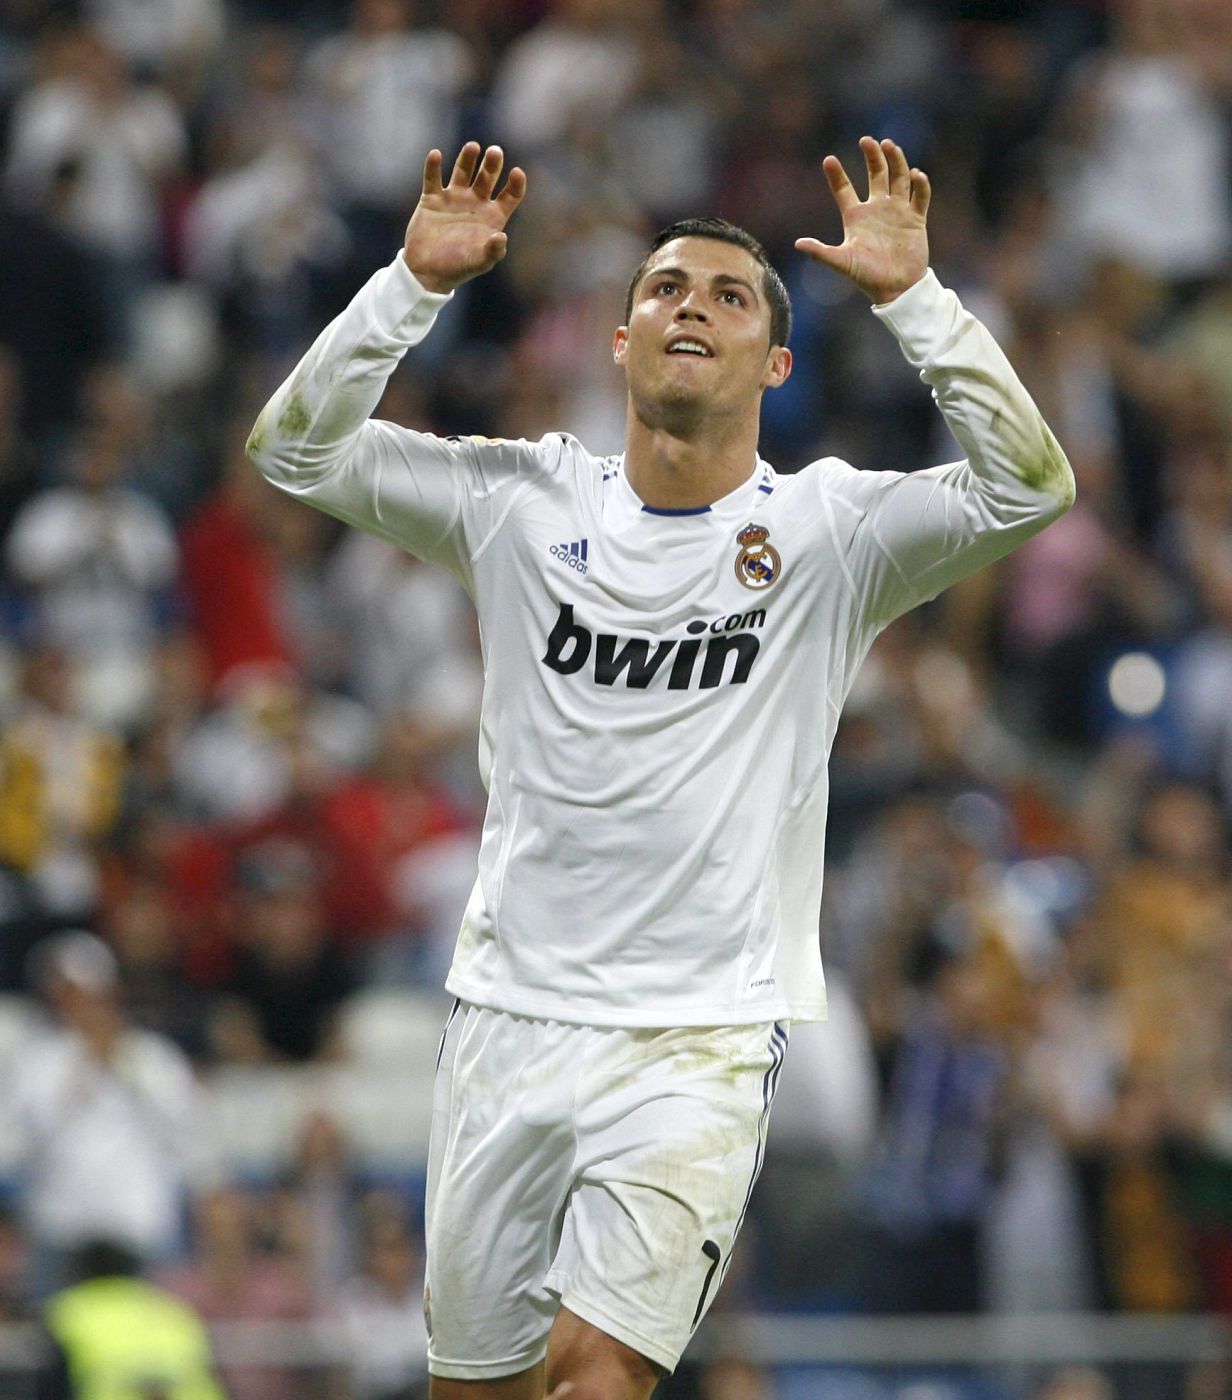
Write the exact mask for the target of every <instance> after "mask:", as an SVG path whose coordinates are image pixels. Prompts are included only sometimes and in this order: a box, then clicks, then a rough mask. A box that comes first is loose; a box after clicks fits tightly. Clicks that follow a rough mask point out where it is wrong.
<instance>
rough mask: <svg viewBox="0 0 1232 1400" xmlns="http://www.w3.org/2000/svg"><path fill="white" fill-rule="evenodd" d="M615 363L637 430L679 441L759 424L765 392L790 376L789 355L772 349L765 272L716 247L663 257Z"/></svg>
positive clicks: (679, 247)
mask: <svg viewBox="0 0 1232 1400" xmlns="http://www.w3.org/2000/svg"><path fill="white" fill-rule="evenodd" d="M613 356H614V358H615V360H616V363H617V364H618V365H620V366H621V367H622V368H623V369H624V371H625V377H626V379H627V380H628V384H629V397H630V399H631V401H632V403H633V408H634V411H635V412H636V413H637V416H638V418H639V420H640V421H641V422H642V423H643V424H645V425H646V427H648V428H656V429H658V428H661V429H664V430H666V431H668V432H673V433H677V434H683V433H688V432H689V431H691V430H692V429H693V428H694V426H695V425H697V424H699V423H701V422H703V421H705V420H706V419H710V418H715V417H730V416H741V415H745V414H756V413H757V411H758V408H759V406H760V403H761V396H762V393H763V391H764V390H766V389H770V388H777V387H778V385H780V384H781V383H782V382H783V381H784V380H785V379H786V378H787V376H788V374H789V373H790V372H791V352H790V351H789V350H787V349H786V348H785V347H784V346H781V345H771V344H770V307H769V304H768V303H767V301H766V296H765V293H764V292H763V290H762V269H761V266H760V264H759V263H758V262H757V260H756V259H755V258H754V257H753V255H752V254H751V253H748V252H746V251H745V249H743V248H740V247H737V246H736V245H735V244H734V243H723V242H721V241H719V240H718V239H714V238H675V239H673V240H672V241H671V242H670V243H665V244H664V245H663V247H662V248H660V249H658V250H657V251H656V253H655V254H654V256H653V257H652V258H651V260H650V263H649V265H648V266H647V268H646V271H645V272H644V273H643V274H642V277H641V280H640V281H639V282H638V284H637V286H636V287H635V288H634V292H633V309H632V312H631V313H630V315H629V324H628V325H627V326H621V327H620V329H619V330H617V332H616V339H615V342H614V345H613Z"/></svg>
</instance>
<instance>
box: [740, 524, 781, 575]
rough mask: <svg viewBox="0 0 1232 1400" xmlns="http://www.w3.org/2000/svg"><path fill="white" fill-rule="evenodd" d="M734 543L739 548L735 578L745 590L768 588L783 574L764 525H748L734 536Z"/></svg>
mask: <svg viewBox="0 0 1232 1400" xmlns="http://www.w3.org/2000/svg"><path fill="white" fill-rule="evenodd" d="M736 543H737V544H738V545H739V546H740V553H739V554H737V555H736V577H737V578H738V579H739V580H740V582H741V583H742V584H743V585H744V586H745V588H752V589H754V590H758V589H762V588H769V587H770V585H771V584H772V583H773V582H774V581H775V579H777V578H778V576H779V575H780V574H781V573H782V572H783V561H782V559H781V558H780V557H779V552H778V550H777V549H775V547H774V546H773V545H772V544H771V543H770V531H769V530H767V529H766V527H765V526H764V525H757V524H753V523H750V524H748V525H746V526H745V527H744V529H743V530H741V531H740V533H739V534H738V535H737V536H736Z"/></svg>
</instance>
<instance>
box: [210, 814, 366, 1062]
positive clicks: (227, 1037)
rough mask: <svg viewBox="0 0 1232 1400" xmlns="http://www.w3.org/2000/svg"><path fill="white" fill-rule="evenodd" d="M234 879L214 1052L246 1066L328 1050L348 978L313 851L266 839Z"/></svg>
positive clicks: (303, 1057)
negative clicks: (231, 938)
mask: <svg viewBox="0 0 1232 1400" xmlns="http://www.w3.org/2000/svg"><path fill="white" fill-rule="evenodd" d="M237 875H238V881H239V888H240V900H239V911H238V922H237V930H236V940H235V942H236V947H235V954H234V966H233V969H232V972H231V975H230V977H229V978H228V979H227V981H226V983H225V984H224V988H223V991H224V994H225V995H224V999H223V1000H222V1001H221V1002H220V1003H219V1005H218V1007H217V1012H216V1015H215V1017H214V1024H213V1028H212V1035H213V1042H214V1048H215V1052H216V1053H217V1054H218V1055H219V1056H220V1057H221V1058H222V1059H224V1060H231V1061H236V1062H239V1063H245V1064H262V1063H269V1062H276V1061H279V1060H292V1061H303V1060H310V1059H313V1058H315V1057H319V1056H328V1055H330V1054H332V1053H334V1052H335V1050H336V1046H335V1043H334V1029H335V1027H334V1013H335V1012H336V1010H337V1008H338V1005H339V1003H340V1002H341V1001H342V1000H343V998H344V997H345V996H346V995H347V993H348V992H349V991H350V990H351V988H352V986H353V985H354V979H353V975H352V973H351V970H350V967H349V965H348V963H347V961H346V960H345V958H344V957H343V955H342V953H341V952H340V950H339V948H338V946H337V944H336V942H334V941H333V939H332V937H331V930H330V929H329V926H328V922H327V919H328V913H327V910H326V906H325V903H324V899H323V894H322V888H321V877H320V875H319V873H318V872H317V870H316V868H315V866H314V864H313V860H312V856H311V853H310V852H309V851H308V850H307V849H306V848H305V847H303V846H299V845H296V844H295V843H293V842H291V841H287V840H285V839H282V840H280V839H276V838H270V839H268V840H266V841H263V842H261V843H260V844H258V845H254V846H253V847H251V848H250V849H249V850H247V851H246V852H244V853H243V855H242V856H241V857H240V860H239V865H238V870H237Z"/></svg>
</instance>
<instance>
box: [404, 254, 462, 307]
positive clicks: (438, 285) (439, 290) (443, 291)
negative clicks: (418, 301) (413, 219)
mask: <svg viewBox="0 0 1232 1400" xmlns="http://www.w3.org/2000/svg"><path fill="white" fill-rule="evenodd" d="M402 260H403V262H405V263H406V265H407V267H408V268H409V269H410V272H411V276H412V277H413V278H414V279H415V281H416V282H418V283H419V285H420V286H421V287H422V288H423V289H424V291H425V292H431V293H432V295H433V296H439V297H444V296H448V295H449V293H450V292H452V291H453V289H454V287H455V286H456V285H457V283H455V282H443V281H442V280H441V279H440V278H439V277H433V275H432V274H431V273H430V272H425V271H422V270H421V269H420V268H417V267H416V266H415V264H414V263H413V262H412V261H411V260H410V258H408V257H407V255H406V249H405V248H404V249H403V250H402Z"/></svg>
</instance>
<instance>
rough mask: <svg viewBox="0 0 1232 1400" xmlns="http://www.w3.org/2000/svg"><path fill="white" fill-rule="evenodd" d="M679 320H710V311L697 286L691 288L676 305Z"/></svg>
mask: <svg viewBox="0 0 1232 1400" xmlns="http://www.w3.org/2000/svg"><path fill="white" fill-rule="evenodd" d="M676 320H677V321H690V320H692V321H709V320H710V311H709V309H708V308H707V306H706V303H705V301H704V300H703V297H702V294H701V293H700V292H699V291H698V289H697V288H696V287H694V288H691V289H690V290H689V291H688V292H686V293H685V294H684V296H682V297H681V298H680V301H679V302H678V303H677V305H676Z"/></svg>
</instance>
